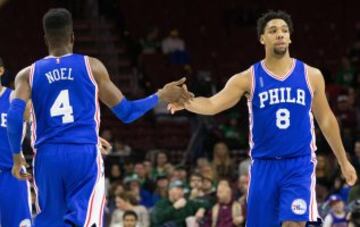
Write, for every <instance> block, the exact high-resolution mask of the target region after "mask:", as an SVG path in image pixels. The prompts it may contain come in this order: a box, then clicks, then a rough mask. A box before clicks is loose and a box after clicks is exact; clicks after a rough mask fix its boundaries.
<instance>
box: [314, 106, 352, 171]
mask: <svg viewBox="0 0 360 227" xmlns="http://www.w3.org/2000/svg"><path fill="white" fill-rule="evenodd" d="M319 126H320V129H321V131H322V133H323V134H324V136H325V138H326V141H327V142H328V143H329V145H330V147H331V149H332V151H333V152H334V154H335V156H336V159H337V160H338V163H339V164H340V165H342V164H343V163H345V162H346V161H347V157H346V152H345V149H344V145H343V143H342V140H341V135H340V129H339V124H338V122H337V120H336V118H335V116H334V114H333V113H331V114H329V116H327V117H326V118H325V119H323V120H322V121H321V122H319Z"/></svg>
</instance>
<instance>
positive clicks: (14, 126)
mask: <svg viewBox="0 0 360 227" xmlns="http://www.w3.org/2000/svg"><path fill="white" fill-rule="evenodd" d="M30 71H31V67H30V66H29V67H26V68H24V69H23V70H21V71H20V72H19V73H18V74H17V76H16V78H15V91H14V92H13V99H14V100H13V101H12V103H11V106H10V109H11V111H12V112H11V114H8V116H10V117H8V133H9V132H10V134H9V139H10V144H11V146H12V151H13V161H14V164H13V167H12V174H13V175H14V176H15V177H16V178H18V179H21V180H24V179H28V178H29V177H31V175H30V174H29V173H25V172H23V171H22V169H23V168H24V167H28V164H27V163H26V161H25V158H24V156H23V154H22V151H21V140H22V139H21V137H22V129H23V128H22V127H23V121H24V119H26V118H27V117H28V115H29V113H28V112H27V111H29V107H27V105H26V103H28V102H29V100H30V97H31V88H30V84H29V75H30ZM19 106H20V108H19ZM21 106H23V108H21ZM14 111H15V112H14ZM9 112H10V110H9Z"/></svg>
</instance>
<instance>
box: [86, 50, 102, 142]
mask: <svg viewBox="0 0 360 227" xmlns="http://www.w3.org/2000/svg"><path fill="white" fill-rule="evenodd" d="M84 59H85V66H86V70H87V74H88V76H89V79H90V81H91V82H92V83H93V85H94V87H95V100H94V103H95V114H94V120H95V122H96V135H97V138H96V139H97V144H99V143H100V140H99V129H100V105H99V99H98V93H99V89H98V86H97V83H96V81H95V78H94V76H93V74H92V70H91V66H90V61H89V57H88V56H84Z"/></svg>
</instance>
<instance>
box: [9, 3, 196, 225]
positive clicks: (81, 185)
mask: <svg viewBox="0 0 360 227" xmlns="http://www.w3.org/2000/svg"><path fill="white" fill-rule="evenodd" d="M43 29H44V33H45V41H46V44H47V47H48V52H49V56H47V57H45V58H43V59H40V60H38V61H36V62H35V63H34V64H32V65H31V66H29V67H26V68H24V69H23V70H21V71H20V72H19V73H18V75H17V76H16V79H15V99H14V100H13V101H12V102H11V106H10V110H9V112H8V136H9V141H10V145H11V149H12V151H13V153H14V156H13V157H14V158H13V159H14V165H13V168H12V171H13V174H14V175H15V176H16V177H17V178H19V179H23V178H26V177H27V176H25V175H24V174H22V172H21V171H20V170H21V168H22V166H24V165H26V163H25V160H24V159H23V157H22V153H21V148H20V141H21V130H22V121H23V116H22V115H23V112H24V108H25V103H26V101H28V100H29V99H31V101H32V105H33V118H34V123H33V141H34V149H35V153H36V154H35V157H34V184H35V189H36V190H37V192H38V200H37V205H38V206H37V208H38V212H39V213H38V215H37V216H36V217H35V220H34V225H35V226H46V227H48V226H53V227H55V226H97V227H100V226H102V216H103V215H102V213H103V208H104V205H105V194H104V187H105V184H104V170H103V163H102V159H101V155H100V152H99V151H98V149H97V144H98V142H99V141H98V130H99V126H100V110H99V103H98V97H99V98H100V100H101V101H103V102H104V103H105V104H106V105H107V106H108V107H110V108H111V110H112V111H113V113H114V114H115V115H116V116H117V117H118V118H119V119H120V120H122V121H123V122H126V123H129V122H132V121H134V120H136V119H138V118H139V117H141V116H142V115H143V114H145V113H146V112H147V111H148V110H150V109H152V108H153V107H154V106H156V105H157V104H158V102H159V100H163V101H166V102H177V101H180V102H184V101H186V100H188V99H189V98H191V95H190V94H189V93H188V92H186V91H185V89H184V88H182V87H180V86H178V85H181V84H182V83H183V82H184V81H185V79H182V80H179V81H176V82H172V83H169V84H167V85H165V86H164V87H163V88H162V89H160V90H159V91H158V92H157V93H156V94H154V95H151V96H149V97H147V98H144V99H140V100H135V101H129V100H127V99H126V98H125V97H124V96H123V94H122V93H121V92H120V90H119V89H118V88H117V87H116V86H115V85H114V84H113V83H112V82H111V80H110V79H109V75H108V72H107V70H106V68H105V67H104V65H103V64H102V62H101V61H99V60H98V59H96V58H91V57H88V56H84V55H79V54H74V53H72V51H73V44H74V33H73V26H72V17H71V14H70V12H69V11H67V10H66V9H61V8H58V9H51V10H49V11H48V12H47V13H46V14H45V15H44V17H43Z"/></svg>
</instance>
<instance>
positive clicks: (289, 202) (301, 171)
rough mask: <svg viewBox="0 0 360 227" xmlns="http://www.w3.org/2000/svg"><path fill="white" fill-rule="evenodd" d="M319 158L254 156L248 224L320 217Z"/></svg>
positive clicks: (271, 225) (270, 225) (256, 226)
mask: <svg viewBox="0 0 360 227" xmlns="http://www.w3.org/2000/svg"><path fill="white" fill-rule="evenodd" d="M315 167H316V159H315V158H311V157H310V156H303V157H297V158H291V159H254V160H253V161H252V164H251V167H250V168H251V169H250V185H249V191H248V212H247V226H248V227H264V226H266V227H279V226H281V223H283V222H285V221H295V222H303V221H316V220H317V217H318V211H317V204H316V195H315V185H316V176H315Z"/></svg>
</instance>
